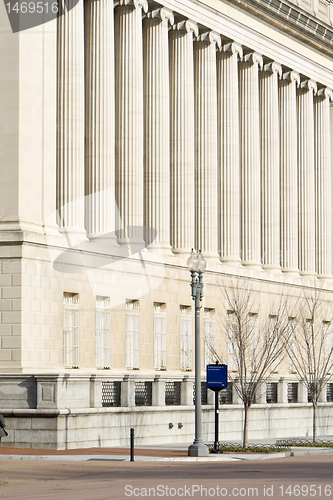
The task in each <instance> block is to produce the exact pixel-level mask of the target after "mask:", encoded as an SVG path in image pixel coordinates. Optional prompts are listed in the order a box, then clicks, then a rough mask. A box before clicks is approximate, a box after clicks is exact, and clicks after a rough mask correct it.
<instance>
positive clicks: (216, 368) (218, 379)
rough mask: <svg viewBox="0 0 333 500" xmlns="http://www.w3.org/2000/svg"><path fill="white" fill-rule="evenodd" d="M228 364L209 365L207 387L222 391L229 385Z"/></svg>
mask: <svg viewBox="0 0 333 500" xmlns="http://www.w3.org/2000/svg"><path fill="white" fill-rule="evenodd" d="M227 368H228V367H227V365H207V382H206V387H207V389H212V391H220V390H221V389H226V387H227V376H228V370H227Z"/></svg>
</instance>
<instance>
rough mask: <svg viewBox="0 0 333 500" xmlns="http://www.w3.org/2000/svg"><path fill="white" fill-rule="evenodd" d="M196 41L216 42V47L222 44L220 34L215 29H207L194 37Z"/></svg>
mask: <svg viewBox="0 0 333 500" xmlns="http://www.w3.org/2000/svg"><path fill="white" fill-rule="evenodd" d="M196 42H209V43H216V45H217V47H218V48H220V47H221V45H222V40H221V35H219V33H217V32H216V31H207V32H206V33H202V34H201V35H199V36H197V37H196Z"/></svg>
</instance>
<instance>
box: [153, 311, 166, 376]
mask: <svg viewBox="0 0 333 500" xmlns="http://www.w3.org/2000/svg"><path fill="white" fill-rule="evenodd" d="M154 368H155V370H165V369H166V305H165V304H158V303H156V302H155V303H154Z"/></svg>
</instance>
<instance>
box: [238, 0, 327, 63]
mask: <svg viewBox="0 0 333 500" xmlns="http://www.w3.org/2000/svg"><path fill="white" fill-rule="evenodd" d="M229 1H230V2H231V3H234V4H236V5H237V7H238V8H243V9H244V10H247V11H250V12H251V13H253V14H254V15H255V16H256V17H257V18H258V17H261V18H263V19H265V20H267V21H268V22H269V23H271V24H273V25H275V26H277V27H278V28H281V29H282V30H283V31H284V32H288V33H289V34H290V35H292V36H294V37H296V38H298V39H300V40H302V41H303V42H305V43H307V44H310V45H312V46H313V47H315V48H317V49H319V50H321V51H323V52H325V54H328V55H330V56H331V57H332V50H333V27H332V25H331V24H329V23H325V22H324V21H322V20H321V19H319V18H318V17H316V16H314V15H312V14H310V13H308V12H306V11H305V10H303V9H301V8H300V7H298V6H297V5H295V4H294V3H291V2H289V1H288V0H229Z"/></svg>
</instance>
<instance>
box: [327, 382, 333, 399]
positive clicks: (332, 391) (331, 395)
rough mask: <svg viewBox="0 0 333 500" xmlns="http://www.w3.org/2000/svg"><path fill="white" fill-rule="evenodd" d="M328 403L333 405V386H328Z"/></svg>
mask: <svg viewBox="0 0 333 500" xmlns="http://www.w3.org/2000/svg"><path fill="white" fill-rule="evenodd" d="M326 401H327V403H333V384H327V387H326Z"/></svg>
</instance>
